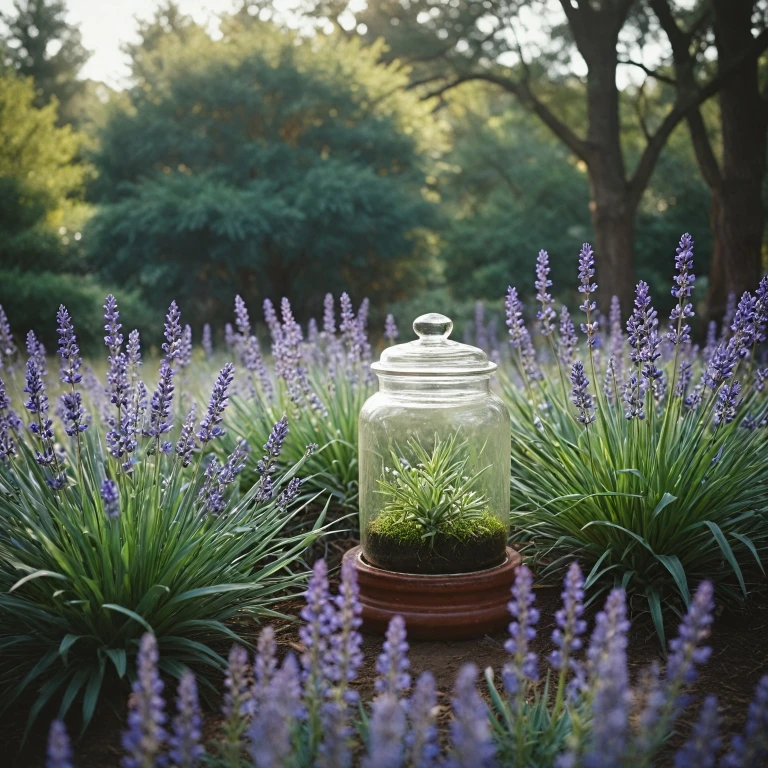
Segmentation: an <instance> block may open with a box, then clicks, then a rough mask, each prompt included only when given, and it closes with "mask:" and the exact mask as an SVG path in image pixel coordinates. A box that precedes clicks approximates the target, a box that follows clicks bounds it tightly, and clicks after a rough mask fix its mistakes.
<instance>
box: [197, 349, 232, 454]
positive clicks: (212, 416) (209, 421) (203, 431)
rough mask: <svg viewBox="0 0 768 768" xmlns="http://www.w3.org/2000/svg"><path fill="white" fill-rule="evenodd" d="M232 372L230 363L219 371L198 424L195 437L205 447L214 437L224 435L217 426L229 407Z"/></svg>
mask: <svg viewBox="0 0 768 768" xmlns="http://www.w3.org/2000/svg"><path fill="white" fill-rule="evenodd" d="M233 371H234V366H233V365H232V363H227V364H226V365H225V366H224V367H223V368H222V369H221V371H219V375H218V377H217V379H216V383H215V384H214V385H213V391H212V392H211V399H210V401H209V402H208V410H207V411H206V414H205V416H204V417H203V420H202V421H201V422H200V429H199V430H198V433H197V437H198V439H199V440H200V442H201V443H202V444H203V445H207V444H208V443H209V442H210V441H211V440H213V439H214V438H215V437H221V436H222V435H225V434H226V430H224V428H223V427H220V426H219V424H221V422H222V420H223V418H224V411H225V409H226V407H227V405H229V399H228V397H227V390H228V389H229V386H230V384H232V380H233V379H234V373H233Z"/></svg>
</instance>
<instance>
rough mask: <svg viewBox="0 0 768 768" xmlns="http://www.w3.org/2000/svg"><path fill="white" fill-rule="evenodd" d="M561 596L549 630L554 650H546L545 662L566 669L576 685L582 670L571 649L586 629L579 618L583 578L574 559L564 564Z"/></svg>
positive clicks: (573, 650) (579, 682) (585, 625)
mask: <svg viewBox="0 0 768 768" xmlns="http://www.w3.org/2000/svg"><path fill="white" fill-rule="evenodd" d="M562 598H563V607H562V608H561V609H560V610H559V611H557V613H555V621H556V623H557V629H555V630H554V631H553V632H552V642H553V643H554V644H555V646H556V647H557V650H555V651H553V652H552V653H551V654H550V657H549V662H550V664H551V665H552V666H553V667H554V668H555V669H557V670H562V669H563V668H567V669H570V670H571V671H572V672H573V674H574V677H575V681H576V685H580V684H582V683H583V680H582V676H583V673H582V670H581V665H580V664H579V662H578V661H577V660H576V659H575V658H574V653H575V652H576V651H578V650H579V649H580V648H581V645H582V641H581V635H583V634H584V632H585V631H586V629H587V622H586V621H584V620H583V619H582V618H581V616H582V614H583V613H584V578H583V577H582V575H581V569H580V568H579V564H578V563H576V562H574V563H571V566H570V567H569V568H568V573H567V575H566V577H565V582H564V587H563V592H562Z"/></svg>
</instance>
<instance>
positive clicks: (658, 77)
mask: <svg viewBox="0 0 768 768" xmlns="http://www.w3.org/2000/svg"><path fill="white" fill-rule="evenodd" d="M618 63H619V64H628V65H630V66H633V67H637V68H638V69H642V70H643V72H645V74H646V75H648V76H649V77H652V78H653V79H654V80H658V81H659V82H660V83H667V84H669V85H671V86H675V87H676V86H677V80H675V79H674V78H673V77H669V76H668V75H662V74H660V73H659V71H658V70H655V69H651V68H650V67H647V66H646V65H645V64H643V62H642V61H635V60H634V59H619V60H618Z"/></svg>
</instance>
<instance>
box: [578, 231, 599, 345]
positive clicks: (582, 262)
mask: <svg viewBox="0 0 768 768" xmlns="http://www.w3.org/2000/svg"><path fill="white" fill-rule="evenodd" d="M594 276H595V257H594V255H593V252H592V246H591V245H590V244H589V243H584V245H582V246H581V251H580V252H579V281H580V285H579V293H583V294H584V302H583V303H582V304H580V305H579V309H580V310H581V311H582V312H584V313H585V314H586V316H587V322H586V323H582V324H581V331H582V333H585V334H586V335H587V345H588V346H590V347H594V346H595V344H596V343H597V338H596V334H597V327H598V322H597V320H592V319H591V317H590V315H591V313H592V312H594V311H595V310H596V309H597V304H596V303H595V302H594V301H592V298H591V297H592V294H593V293H594V292H595V291H596V290H597V283H593V282H592V280H593V278H594Z"/></svg>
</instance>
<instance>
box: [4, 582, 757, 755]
mask: <svg viewBox="0 0 768 768" xmlns="http://www.w3.org/2000/svg"><path fill="white" fill-rule="evenodd" d="M559 591H560V590H559V589H555V588H549V587H546V588H539V589H537V605H538V607H539V609H540V611H541V621H540V624H539V627H538V635H537V638H536V641H535V650H536V651H537V652H538V653H539V654H540V657H541V658H542V659H543V658H544V657H546V655H547V654H548V653H549V651H550V650H551V647H552V646H551V642H550V639H549V638H550V635H551V631H552V629H553V628H554V612H555V610H556V609H557V608H558V607H559V603H560V597H559ZM300 607H301V606H300V604H299V603H297V602H293V603H289V604H286V605H284V606H282V607H281V608H282V610H283V611H284V612H285V613H288V614H291V615H297V613H298V610H299V609H300ZM590 623H591V622H590ZM278 629H279V633H278V638H279V645H280V648H281V650H284V651H287V650H288V649H292V650H294V651H300V644H299V638H298V632H297V627H296V625H295V624H289V623H285V622H283V623H282V624H281V625H278ZM256 634H257V629H256V628H254V631H253V632H252V639H254V640H255V636H256ZM767 637H768V595H767V594H766V593H765V592H762V593H761V594H760V595H758V596H757V598H756V599H753V600H752V601H751V602H750V603H749V604H748V605H747V606H745V607H744V608H743V609H741V610H738V611H731V612H728V613H722V614H721V615H719V616H718V617H717V619H716V622H715V625H714V630H713V633H712V637H711V638H710V644H711V645H712V647H713V654H712V657H711V658H710V660H709V662H708V663H707V664H706V665H705V667H704V668H702V670H701V673H700V675H699V680H698V681H697V683H696V685H695V688H694V691H693V693H694V697H695V700H696V702H698V701H700V700H701V698H702V697H703V696H704V695H705V694H708V693H715V694H717V696H718V699H719V701H720V707H721V714H722V716H723V721H724V725H723V728H724V731H725V733H726V740H729V739H730V734H733V733H735V732H737V731H739V730H741V728H742V726H743V722H744V716H745V714H746V710H747V706H748V703H749V701H750V699H751V698H752V694H753V692H754V688H755V686H756V684H757V681H758V680H759V678H760V677H761V676H762V675H764V674H768V641H766V638H767ZM505 639H506V637H505V635H504V634H500V635H493V636H486V637H484V638H481V639H478V640H465V641H439V642H438V641H429V642H417V641H414V642H413V643H412V644H411V650H410V654H409V656H410V660H411V672H412V673H413V675H414V676H417V675H418V674H419V673H421V672H422V671H424V670H430V671H431V672H432V673H433V674H434V675H435V677H436V680H437V683H438V687H439V691H440V703H441V705H445V706H444V707H443V710H442V711H443V713H444V718H441V719H447V707H448V705H449V699H450V695H451V689H452V686H453V681H454V679H455V677H456V673H457V672H458V670H459V668H460V667H461V666H462V665H463V664H465V663H467V662H470V661H472V662H474V663H475V664H477V665H478V667H480V669H481V670H482V669H484V668H485V667H488V666H490V667H492V668H493V669H494V670H496V671H497V672H498V671H499V670H500V669H501V667H502V666H503V664H504V663H505V661H506V660H507V654H506V652H505V650H504V641H505ZM381 642H382V639H381V638H380V637H377V636H371V635H366V636H365V639H364V648H363V650H364V653H365V665H364V667H363V669H362V670H361V673H360V676H359V679H358V681H357V683H356V686H357V688H358V689H359V691H360V693H361V695H362V696H363V697H364V698H365V697H368V696H370V695H371V694H372V693H373V683H374V680H375V676H376V672H375V665H376V657H377V655H378V653H379V651H380V647H381ZM629 658H630V664H631V667H632V673H633V675H634V674H636V673H637V672H639V670H640V669H641V668H642V667H644V666H646V665H647V664H649V663H650V662H651V661H652V660H654V659H658V658H659V646H658V641H657V639H656V636H655V634H654V632H653V628H652V626H651V624H650V622H649V621H648V620H647V618H646V617H644V616H642V615H641V616H639V617H636V618H635V620H634V621H633V625H632V630H631V633H630V646H629ZM544 667H545V664H544V663H542V665H541V668H542V669H544ZM116 706H117V709H112V708H110V706H108V705H106V704H105V705H104V706H100V707H99V711H98V712H97V715H96V718H95V720H94V722H93V725H92V726H91V728H90V729H89V730H88V731H87V732H86V734H85V736H84V737H83V738H82V739H80V740H79V741H78V742H76V743H75V745H74V749H75V758H76V762H75V765H76V766H77V768H118V767H119V765H120V756H121V753H120V732H121V729H122V722H123V721H124V714H125V704H124V703H120V702H118V704H117V705H116ZM696 708H697V707H696V705H694V707H693V709H692V711H691V713H690V715H689V716H690V717H692V718H695V715H696ZM25 716H26V708H25V707H24V706H21V705H20V706H19V707H16V708H15V709H14V712H12V713H11V714H10V715H6V717H5V718H4V720H3V722H2V723H0V755H2V756H3V757H0V765H3V766H9V768H40V767H42V766H43V765H44V757H43V755H44V748H45V738H46V728H45V727H40V728H36V729H35V730H34V732H33V734H32V736H31V738H30V739H29V742H28V744H27V746H26V747H25V748H24V750H23V751H22V752H19V740H20V736H21V733H22V732H23V729H24V718H25ZM45 722H46V725H47V722H48V721H45ZM41 726H42V723H41ZM216 727H217V726H216V716H215V714H213V715H212V716H209V717H208V718H207V726H206V731H207V732H206V735H207V736H210V737H213V736H214V735H215V732H216ZM686 731H687V728H685V727H683V728H681V732H682V733H683V734H684V733H685V732H686Z"/></svg>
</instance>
